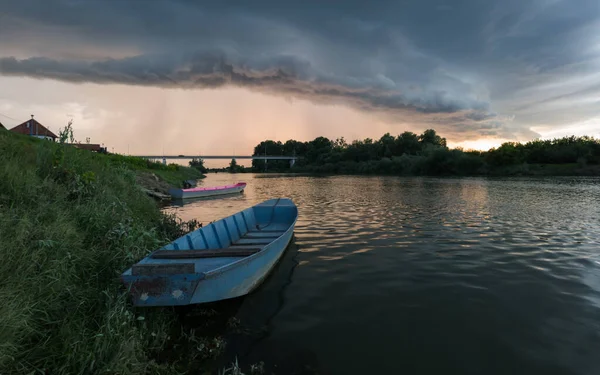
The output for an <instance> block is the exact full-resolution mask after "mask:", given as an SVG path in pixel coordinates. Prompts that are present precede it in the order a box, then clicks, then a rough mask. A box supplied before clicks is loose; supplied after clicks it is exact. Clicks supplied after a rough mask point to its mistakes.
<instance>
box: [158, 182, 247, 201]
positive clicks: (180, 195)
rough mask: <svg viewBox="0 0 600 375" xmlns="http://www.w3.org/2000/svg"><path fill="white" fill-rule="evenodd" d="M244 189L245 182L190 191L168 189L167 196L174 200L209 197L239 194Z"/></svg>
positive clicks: (196, 188) (197, 188)
mask: <svg viewBox="0 0 600 375" xmlns="http://www.w3.org/2000/svg"><path fill="white" fill-rule="evenodd" d="M245 187H246V183H245V182H238V183H237V184H232V185H222V186H209V187H195V188H191V189H176V188H171V189H169V194H171V197H172V198H175V199H185V198H201V197H211V196H214V195H223V194H234V193H241V192H242V191H244V188H245Z"/></svg>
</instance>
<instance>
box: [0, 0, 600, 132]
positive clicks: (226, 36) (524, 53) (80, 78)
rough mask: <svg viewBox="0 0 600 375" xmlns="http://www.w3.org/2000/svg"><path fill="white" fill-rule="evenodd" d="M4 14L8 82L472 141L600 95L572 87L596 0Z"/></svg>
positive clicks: (35, 0) (172, 1)
mask: <svg viewBox="0 0 600 375" xmlns="http://www.w3.org/2000/svg"><path fill="white" fill-rule="evenodd" d="M0 14H2V15H3V16H2V17H1V18H0V20H1V22H0V74H3V75H11V76H27V77H35V78H48V79H55V80H61V81H67V82H75V83H79V82H94V83H99V84H111V83H120V84H130V85H143V86H157V87H178V88H188V89H193V88H217V87H223V86H239V87H245V88H248V89H251V90H257V91H261V92H268V93H273V94H280V95H287V96H292V97H300V98H304V99H308V100H312V101H315V102H318V103H345V104H347V105H351V106H353V107H355V108H359V109H362V110H368V111H376V112H381V113H384V114H386V115H388V116H390V115H391V116H392V117H394V116H395V118H406V117H410V119H411V121H416V122H418V121H421V122H422V123H425V124H436V123H440V124H445V125H447V127H455V128H456V129H455V132H456V133H457V134H459V133H460V134H466V133H468V134H469V136H477V134H479V135H484V136H486V135H490V134H492V133H493V134H494V135H497V136H500V135H502V136H505V137H508V138H511V137H513V138H514V137H518V136H522V135H523V134H527V135H530V136H531V135H535V134H536V133H534V132H532V131H531V130H529V129H528V124H527V123H521V122H520V121H521V120H522V119H527V118H530V119H531V118H533V117H534V115H533V114H532V111H533V110H534V108H535V107H539V106H542V105H560V104H561V103H565V101H569V100H573V99H575V98H578V99H585V98H588V97H590V96H594V95H597V94H598V93H599V92H600V88H599V86H598V83H599V81H595V82H590V81H589V80H588V82H586V83H585V85H575V86H573V87H565V86H563V85H561V84H560V80H569V79H572V78H573V77H588V76H589V75H591V74H594V70H593V69H594V67H595V68H596V69H597V67H598V66H600V65H598V59H599V57H600V48H598V45H600V38H598V37H595V35H600V34H598V33H597V32H598V31H600V29H599V23H598V22H599V20H600V17H599V16H600V9H599V7H598V3H597V1H596V0H578V1H577V5H576V6H575V5H574V3H572V2H568V1H565V0H507V1H503V2H486V1H478V0H457V1H452V2H449V1H445V0H411V1H392V0H374V1H371V2H364V1H357V0H356V1H354V0H349V1H345V2H336V1H327V2H323V1H316V0H306V1H303V2H295V3H294V2H292V3H286V4H283V3H282V2H280V1H275V0H261V1H253V2H248V1H231V2H226V4H224V3H223V2H202V4H201V5H200V3H199V2H197V1H192V0H168V1H167V0H153V1H141V0H129V1H104V0H102V1H101V0H55V1H52V2H49V1H46V0H29V1H0ZM32 41H37V42H36V43H34V42H32ZM40 41H41V42H40ZM94 49H96V50H94ZM2 50H9V51H18V52H19V56H18V57H17V56H15V54H11V55H4V56H2ZM65 50H68V53H66V52H65ZM90 50H94V51H90ZM78 51H80V56H77V53H78ZM117 51H118V53H117ZM128 51H129V52H128ZM102 54H104V56H105V57H103V58H99V57H98V56H99V55H102ZM123 55H126V56H125V57H123ZM90 56H94V57H93V58H90ZM548 84H554V86H552V89H551V90H547V89H544V87H546V86H547V85H548ZM581 111H582V112H581V113H586V114H589V113H590V108H589V107H585V108H582V109H581ZM409 115H410V116H409ZM542 117H543V116H542ZM573 118H581V116H574V117H573ZM551 120H552V119H548V121H551ZM540 122H543V118H540V117H539V116H538V118H537V119H536V121H535V123H536V124H539V123H540Z"/></svg>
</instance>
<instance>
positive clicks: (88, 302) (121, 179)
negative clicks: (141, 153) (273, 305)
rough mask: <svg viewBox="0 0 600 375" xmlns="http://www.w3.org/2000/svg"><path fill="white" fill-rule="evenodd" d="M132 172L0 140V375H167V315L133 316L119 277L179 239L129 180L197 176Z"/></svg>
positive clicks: (109, 159)
mask: <svg viewBox="0 0 600 375" xmlns="http://www.w3.org/2000/svg"><path fill="white" fill-rule="evenodd" d="M136 163H137V164H136ZM143 163H145V161H144V160H142V159H137V160H135V161H134V160H132V158H127V157H122V156H119V155H102V154H94V153H91V152H89V151H85V150H78V149H75V148H73V147H68V146H65V145H61V144H56V143H52V142H49V141H44V140H38V139H34V138H32V137H27V136H21V135H16V134H12V133H9V132H1V131H0V254H2V255H1V257H2V258H1V259H2V262H0V280H1V282H0V300H1V301H2V304H0V373H3V374H8V373H34V372H35V373H48V374H73V373H86V374H96V373H112V374H118V373H120V374H125V373H127V374H148V373H161V374H165V373H167V374H168V373H174V372H175V370H174V367H173V365H172V364H167V363H157V362H156V361H155V360H154V358H156V357H157V353H160V352H161V351H163V350H164V348H165V346H168V345H170V344H167V343H169V342H172V340H173V339H172V338H171V337H170V335H171V333H172V332H173V331H177V330H178V326H177V324H176V317H175V315H174V313H173V312H172V311H170V310H168V309H152V310H143V311H137V312H136V313H134V310H133V309H132V308H131V307H130V306H129V304H128V302H127V297H126V294H125V292H124V290H123V288H122V287H121V285H120V282H119V275H120V273H121V272H122V271H123V270H125V269H126V268H127V267H129V266H130V265H131V264H132V263H134V262H136V261H138V260H139V259H141V258H142V257H143V256H144V255H145V254H146V253H148V252H149V251H151V250H153V249H156V248H157V247H160V246H162V245H163V244H165V243H167V242H169V241H171V240H173V239H175V238H177V237H178V236H181V235H183V234H184V233H185V232H186V231H187V230H189V229H190V227H189V226H187V227H186V226H185V225H183V224H182V223H179V222H177V221H176V220H175V218H174V217H170V216H166V215H164V214H163V213H161V212H160V210H159V208H158V206H157V203H156V202H155V201H154V200H152V198H150V197H148V196H147V195H146V194H144V192H143V191H142V190H141V189H140V186H139V185H138V181H136V178H137V179H139V177H138V176H139V175H140V173H152V174H154V175H156V176H159V177H160V178H159V180H160V181H166V182H167V183H169V184H176V183H177V182H178V181H182V180H184V179H187V178H194V177H195V176H197V175H198V174H197V173H195V172H194V171H193V170H191V169H190V168H181V167H179V168H175V167H171V169H172V170H169V169H168V168H161V167H156V166H151V165H149V164H146V167H144V165H143ZM165 167H166V166H165Z"/></svg>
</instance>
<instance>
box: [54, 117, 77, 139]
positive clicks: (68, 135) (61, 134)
mask: <svg viewBox="0 0 600 375" xmlns="http://www.w3.org/2000/svg"><path fill="white" fill-rule="evenodd" d="M58 141H59V142H60V143H67V141H69V143H75V137H74V136H73V120H69V122H68V123H67V126H65V127H64V128H63V129H59V131H58Z"/></svg>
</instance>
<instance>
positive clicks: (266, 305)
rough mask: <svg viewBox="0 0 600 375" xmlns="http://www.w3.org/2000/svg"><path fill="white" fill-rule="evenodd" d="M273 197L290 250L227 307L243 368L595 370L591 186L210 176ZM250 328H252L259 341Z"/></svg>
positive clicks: (599, 216)
mask: <svg viewBox="0 0 600 375" xmlns="http://www.w3.org/2000/svg"><path fill="white" fill-rule="evenodd" d="M237 179H240V180H243V181H245V182H247V183H248V186H247V188H246V190H245V192H244V193H243V194H240V195H237V196H232V197H227V198H221V199H211V200H204V201H196V202H192V203H189V204H185V205H183V206H173V207H169V208H167V211H171V212H176V213H177V214H178V215H179V216H180V217H181V218H182V219H186V220H187V219H192V218H195V219H198V220H200V221H202V222H204V223H208V222H210V221H212V220H215V219H219V218H222V217H224V216H227V215H230V214H233V213H235V212H237V211H239V210H241V209H244V208H246V207H249V206H251V205H253V204H256V203H259V202H261V201H263V200H265V199H269V198H273V197H280V196H281V197H289V198H292V199H293V200H294V202H295V203H296V204H297V206H298V209H299V219H298V222H297V225H296V229H295V239H294V242H293V243H292V244H291V245H290V247H289V248H288V250H287V252H286V254H285V256H284V258H283V259H282V261H281V263H280V264H279V265H278V267H277V268H276V270H275V271H274V272H273V275H272V276H271V277H270V278H269V279H267V281H266V282H265V284H263V286H262V287H261V288H260V289H258V290H257V291H256V292H255V293H253V294H251V295H249V296H247V297H245V298H244V300H243V302H242V303H241V307H240V309H239V311H238V315H237V316H238V318H239V319H240V320H241V322H242V326H246V327H247V328H248V332H254V333H249V334H248V335H246V336H244V335H241V336H240V337H238V338H236V339H234V340H232V344H231V345H230V350H231V351H232V352H235V355H236V356H237V358H238V359H239V360H240V361H241V362H242V363H247V364H250V363H253V362H256V361H260V360H262V361H264V362H265V363H266V364H267V365H268V366H269V369H270V370H272V371H274V372H275V373H278V374H291V373H295V374H301V373H313V372H314V373H321V374H370V373H380V374H383V373H385V374H388V373H389V374H445V375H447V374H528V375H534V374H545V375H547V374H586V375H587V374H590V375H591V374H600V179H598V178H535V179H534V178H514V179H485V178H465V179H436V178H395V177H347V176H339V177H320V178H319V177H299V176H296V177H289V176H275V175H251V174H239V175H230V174H211V175H209V176H208V177H207V178H206V179H205V180H203V181H202V183H201V184H202V185H206V186H210V185H218V184H222V183H231V182H236V181H237ZM256 332H259V334H257V333H256Z"/></svg>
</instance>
